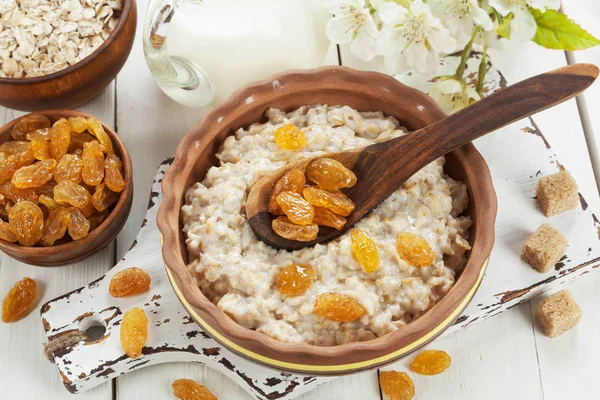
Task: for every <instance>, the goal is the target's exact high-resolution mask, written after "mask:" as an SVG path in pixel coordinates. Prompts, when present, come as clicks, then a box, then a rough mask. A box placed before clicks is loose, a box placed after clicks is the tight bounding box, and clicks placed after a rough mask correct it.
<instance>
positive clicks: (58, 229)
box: [39, 207, 71, 247]
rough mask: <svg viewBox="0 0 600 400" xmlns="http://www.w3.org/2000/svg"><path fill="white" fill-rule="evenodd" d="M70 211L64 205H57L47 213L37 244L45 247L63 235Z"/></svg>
mask: <svg viewBox="0 0 600 400" xmlns="http://www.w3.org/2000/svg"><path fill="white" fill-rule="evenodd" d="M70 215H71V214H70V213H69V211H68V210H67V209H66V208H65V207H59V208H57V209H56V210H54V211H52V212H51V213H50V215H48V219H46V222H45V223H44V231H43V234H42V238H41V239H40V240H39V244H40V245H42V246H44V247H47V246H52V245H53V244H54V242H56V241H57V240H59V239H61V238H62V237H63V236H65V232H66V231H67V226H68V225H69V221H70Z"/></svg>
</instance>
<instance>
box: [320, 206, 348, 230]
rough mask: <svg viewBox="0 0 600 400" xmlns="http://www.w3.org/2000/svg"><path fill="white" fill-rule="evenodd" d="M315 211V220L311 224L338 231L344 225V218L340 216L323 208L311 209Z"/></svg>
mask: <svg viewBox="0 0 600 400" xmlns="http://www.w3.org/2000/svg"><path fill="white" fill-rule="evenodd" d="M313 208H314V209H315V218H314V219H313V223H314V224H317V225H323V226H329V227H331V228H335V229H337V230H338V231H339V230H340V229H342V228H343V227H344V225H346V218H344V217H342V216H341V215H337V214H334V213H332V212H331V211H330V210H328V209H326V208H323V207H313Z"/></svg>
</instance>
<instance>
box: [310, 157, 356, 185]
mask: <svg viewBox="0 0 600 400" xmlns="http://www.w3.org/2000/svg"><path fill="white" fill-rule="evenodd" d="M306 176H307V177H308V179H310V180H311V181H313V182H314V183H316V184H317V185H318V186H319V187H320V188H321V189H327V190H338V189H342V188H349V187H352V186H354V185H355V184H356V175H354V172H352V171H351V170H349V169H348V168H346V167H345V166H344V164H342V163H341V162H339V161H336V160H334V159H331V158H318V159H316V160H314V161H313V162H311V163H310V164H308V167H307V168H306Z"/></svg>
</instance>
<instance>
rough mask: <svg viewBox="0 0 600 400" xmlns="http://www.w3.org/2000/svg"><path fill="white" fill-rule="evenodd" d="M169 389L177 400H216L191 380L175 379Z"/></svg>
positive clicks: (204, 388) (205, 389) (208, 391)
mask: <svg viewBox="0 0 600 400" xmlns="http://www.w3.org/2000/svg"><path fill="white" fill-rule="evenodd" d="M171 388H172V389H173V395H174V396H175V397H177V399H178V400H218V399H217V396H215V395H214V394H212V393H211V392H210V390H208V389H207V388H206V387H204V386H202V385H200V384H199V383H197V382H195V381H193V380H191V379H177V380H176V381H175V382H173V384H172V385H171Z"/></svg>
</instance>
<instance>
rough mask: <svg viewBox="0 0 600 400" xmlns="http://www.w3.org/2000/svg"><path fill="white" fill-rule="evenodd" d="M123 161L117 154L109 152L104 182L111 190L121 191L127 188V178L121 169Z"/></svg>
mask: <svg viewBox="0 0 600 400" xmlns="http://www.w3.org/2000/svg"><path fill="white" fill-rule="evenodd" d="M122 167H123V163H122V162H121V159H120V158H119V156H117V155H116V154H108V155H107V156H106V159H105V160H104V183H106V186H108V188H109V189H110V190H112V191H113V192H116V193H120V192H122V191H123V189H124V188H125V180H124V179H123V174H122V173H121V169H122Z"/></svg>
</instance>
